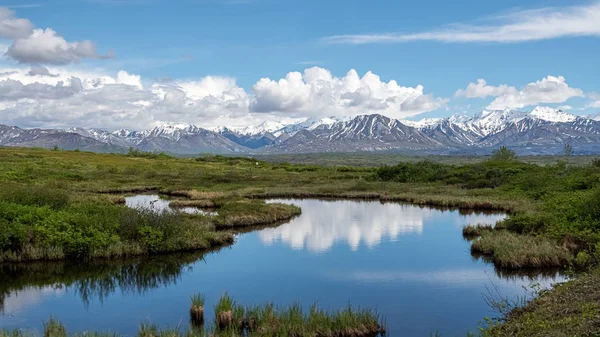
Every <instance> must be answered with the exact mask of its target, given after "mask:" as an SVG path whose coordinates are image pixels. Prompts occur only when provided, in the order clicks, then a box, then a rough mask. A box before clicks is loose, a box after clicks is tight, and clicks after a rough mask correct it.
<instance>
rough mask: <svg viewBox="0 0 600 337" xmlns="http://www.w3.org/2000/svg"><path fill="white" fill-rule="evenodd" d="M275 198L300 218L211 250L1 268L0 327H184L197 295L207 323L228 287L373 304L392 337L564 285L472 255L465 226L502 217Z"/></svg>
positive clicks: (250, 299)
mask: <svg viewBox="0 0 600 337" xmlns="http://www.w3.org/2000/svg"><path fill="white" fill-rule="evenodd" d="M271 202H273V201H271ZM278 202H285V203H292V204H296V205H298V206H300V207H301V208H302V212H303V213H302V215H301V216H299V217H297V218H295V219H294V220H292V221H290V222H289V223H287V224H284V225H281V226H279V227H275V228H267V229H262V230H257V231H254V232H250V233H246V234H240V235H238V237H237V239H236V243H235V244H234V245H233V246H231V247H229V248H224V249H221V250H220V251H218V252H213V253H209V254H204V255H203V254H202V253H195V254H178V255H167V256H159V257H154V258H144V259H136V260H131V261H122V262H112V263H104V262H95V263H93V264H85V265H69V264H68V263H51V264H48V263H40V264H28V265H0V311H1V312H2V314H0V327H1V328H15V327H20V328H32V329H37V331H40V330H41V329H42V322H43V321H44V320H46V319H48V318H49V317H50V316H53V317H55V318H57V319H59V320H61V321H62V322H63V323H65V325H66V326H67V328H68V329H69V331H70V332H81V331H86V330H101V331H106V330H108V329H110V330H111V331H118V332H121V333H124V334H127V335H130V336H133V335H135V333H136V332H137V327H138V325H139V323H140V322H144V321H146V320H151V321H152V322H154V323H157V324H159V325H161V326H162V327H176V326H182V327H186V326H187V325H188V310H189V303H190V302H189V296H190V295H191V294H192V293H195V292H202V293H204V294H206V308H207V310H206V311H207V313H208V317H207V319H208V320H211V319H212V310H211V308H212V307H213V305H214V304H215V303H216V301H217V300H218V298H219V296H220V295H221V294H222V293H223V292H228V293H229V294H230V295H232V296H233V298H234V299H235V300H236V301H238V303H241V304H245V305H252V304H260V303H264V302H266V301H269V302H274V303H275V304H278V305H289V304H292V303H294V302H296V301H300V302H301V303H302V304H303V305H304V306H305V307H308V306H310V305H311V304H312V303H314V302H317V303H318V304H319V306H320V307H323V308H327V309H341V308H344V307H346V306H347V305H348V304H349V303H350V304H352V305H353V306H355V307H364V308H373V309H376V310H377V311H378V312H379V313H380V314H381V315H383V316H384V317H385V318H386V321H387V325H388V332H389V333H390V335H391V336H429V335H430V334H431V333H435V332H439V333H441V334H442V335H443V336H464V335H465V333H466V332H467V331H470V330H471V331H472V330H474V329H476V327H477V325H478V323H479V322H480V321H481V320H482V318H483V317H484V316H489V315H492V314H493V313H492V312H491V311H490V309H489V308H488V307H487V305H486V304H485V301H484V299H483V297H482V296H483V294H485V293H487V291H486V289H489V288H497V289H498V290H499V291H500V292H501V293H502V294H503V295H505V296H508V297H515V296H521V295H523V294H524V290H523V286H528V285H530V284H531V283H540V284H541V285H542V286H543V287H547V286H549V285H550V284H552V283H556V282H560V281H562V277H561V276H559V275H557V274H556V273H545V274H544V275H529V276H515V275H507V274H505V273H501V272H499V271H496V270H495V269H494V267H493V265H491V264H489V263H487V262H485V261H482V260H477V259H475V258H473V257H472V256H471V254H470V252H469V243H468V242H467V241H465V240H463V238H462V236H461V229H462V227H463V226H464V225H466V224H475V223H481V224H486V223H487V224H493V223H495V222H496V221H498V220H500V219H502V218H504V215H501V214H483V213H464V212H459V211H455V210H453V211H448V210H445V211H443V210H437V209H432V208H424V207H418V206H411V205H404V204H396V203H380V202H357V201H321V200H279V201H278Z"/></svg>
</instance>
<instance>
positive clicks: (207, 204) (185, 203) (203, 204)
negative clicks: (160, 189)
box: [169, 199, 215, 208]
mask: <svg viewBox="0 0 600 337" xmlns="http://www.w3.org/2000/svg"><path fill="white" fill-rule="evenodd" d="M169 207H197V208H214V207H215V203H214V202H212V201H210V200H202V199H200V200H173V201H171V202H169Z"/></svg>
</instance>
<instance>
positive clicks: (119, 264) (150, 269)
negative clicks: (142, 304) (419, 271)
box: [0, 253, 204, 314]
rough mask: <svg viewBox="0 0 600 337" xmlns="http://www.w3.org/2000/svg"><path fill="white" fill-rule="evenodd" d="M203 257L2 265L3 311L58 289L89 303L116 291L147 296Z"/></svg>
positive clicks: (171, 282)
mask: <svg viewBox="0 0 600 337" xmlns="http://www.w3.org/2000/svg"><path fill="white" fill-rule="evenodd" d="M203 257H204V254H203V253H192V254H190V253H187V254H170V255H164V256H157V257H146V258H139V259H128V260H122V261H95V262H90V263H72V262H36V263H21V264H0V275H2V281H1V282H0V313H4V314H12V313H13V311H14V310H15V309H18V308H19V307H21V306H24V305H27V304H28V303H29V304H34V303H37V302H39V301H40V299H41V297H42V295H48V294H49V293H52V294H57V293H58V291H62V292H64V291H67V290H71V291H73V292H74V293H75V294H76V296H78V297H79V298H80V299H81V301H82V302H83V303H84V304H85V305H87V304H88V303H89V302H90V301H92V300H99V301H101V302H102V301H103V300H104V298H106V297H108V296H109V295H111V294H113V293H115V292H116V291H120V292H121V293H123V294H127V293H131V294H136V295H144V294H146V293H147V292H148V291H150V290H152V289H157V288H160V287H167V286H172V285H176V284H177V282H178V280H179V279H180V277H181V275H182V273H183V272H184V271H185V270H187V269H188V268H191V267H192V265H193V264H194V263H195V262H197V261H198V260H199V259H202V258H203Z"/></svg>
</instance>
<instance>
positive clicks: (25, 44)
mask: <svg viewBox="0 0 600 337" xmlns="http://www.w3.org/2000/svg"><path fill="white" fill-rule="evenodd" d="M6 55H8V56H9V57H10V58H12V59H14V60H16V61H17V62H20V63H33V64H38V63H40V64H57V65H61V64H69V63H77V62H80V61H81V59H84V58H89V59H102V58H112V57H113V55H99V54H98V52H97V51H96V45H95V44H94V43H93V42H91V41H82V42H67V41H66V40H65V39H64V38H63V37H62V36H60V35H58V34H57V33H56V32H55V31H54V30H52V29H50V28H46V29H34V30H33V33H32V34H31V35H29V36H28V37H26V38H20V39H17V40H15V41H14V42H13V44H12V45H11V46H10V47H9V48H8V51H7V52H6Z"/></svg>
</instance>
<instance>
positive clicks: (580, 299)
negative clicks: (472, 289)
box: [481, 270, 600, 337]
mask: <svg viewBox="0 0 600 337" xmlns="http://www.w3.org/2000/svg"><path fill="white" fill-rule="evenodd" d="M598 284H600V270H594V271H591V272H589V273H586V274H584V275H580V276H579V277H577V278H575V279H573V280H571V281H570V282H567V283H563V284H559V285H557V286H555V287H554V289H552V290H551V291H542V292H541V293H539V294H537V296H536V297H535V298H534V299H533V300H531V301H529V302H528V303H525V305H524V306H511V307H510V308H511V309H512V310H510V311H508V312H507V313H506V314H505V315H503V316H501V319H500V320H489V319H488V321H487V325H486V326H485V327H484V328H482V329H481V336H482V337H504V336H527V337H562V336H590V337H594V336H598V334H599V332H600V288H599V287H598ZM498 302H504V303H506V300H498Z"/></svg>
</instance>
